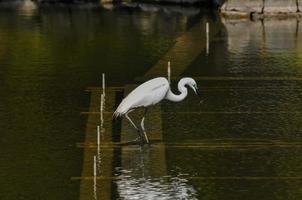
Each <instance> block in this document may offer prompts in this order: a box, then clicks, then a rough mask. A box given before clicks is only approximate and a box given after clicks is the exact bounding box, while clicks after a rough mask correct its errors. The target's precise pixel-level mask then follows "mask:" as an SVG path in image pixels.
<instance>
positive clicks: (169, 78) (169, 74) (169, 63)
mask: <svg viewBox="0 0 302 200" xmlns="http://www.w3.org/2000/svg"><path fill="white" fill-rule="evenodd" d="M168 81H169V83H171V62H170V61H169V62H168Z"/></svg>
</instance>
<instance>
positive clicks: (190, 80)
mask: <svg viewBox="0 0 302 200" xmlns="http://www.w3.org/2000/svg"><path fill="white" fill-rule="evenodd" d="M185 81H186V85H187V86H189V87H190V88H192V90H193V91H194V92H195V94H196V95H198V96H199V97H200V93H199V90H198V86H197V84H196V81H195V80H194V79H193V78H185ZM200 103H202V100H200Z"/></svg>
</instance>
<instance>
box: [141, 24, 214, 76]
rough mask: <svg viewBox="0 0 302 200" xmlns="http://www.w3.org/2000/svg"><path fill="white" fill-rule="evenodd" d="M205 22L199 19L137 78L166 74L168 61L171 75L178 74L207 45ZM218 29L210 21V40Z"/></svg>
mask: <svg viewBox="0 0 302 200" xmlns="http://www.w3.org/2000/svg"><path fill="white" fill-rule="evenodd" d="M206 23H207V21H206V19H201V20H200V22H199V23H196V24H195V25H194V26H193V27H191V28H190V29H189V30H188V31H186V32H185V33H184V34H183V35H181V36H180V37H178V38H177V39H176V43H175V44H174V46H173V47H172V48H170V49H169V51H168V52H167V53H166V54H165V55H164V56H163V57H162V58H161V59H160V60H159V61H158V62H157V63H156V64H155V65H154V66H153V67H152V68H151V69H150V70H149V71H148V72H147V73H146V74H145V75H144V76H143V77H140V78H138V79H137V80H143V81H144V80H147V79H150V78H154V77H158V76H167V63H168V61H171V71H172V75H173V76H175V77H178V76H180V75H181V74H182V73H183V72H184V71H185V69H186V68H187V67H189V66H190V64H191V63H192V62H193V61H194V60H195V59H196V58H197V57H198V56H199V55H200V54H201V53H202V51H204V50H205V49H206V47H207V43H206V36H205V35H206V34H205V32H206ZM218 31H219V29H218V27H217V26H211V23H210V39H209V41H210V42H211V41H212V40H213V39H214V36H215V35H216V34H217V33H218ZM202 35H204V37H202Z"/></svg>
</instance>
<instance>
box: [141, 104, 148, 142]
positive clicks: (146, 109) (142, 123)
mask: <svg viewBox="0 0 302 200" xmlns="http://www.w3.org/2000/svg"><path fill="white" fill-rule="evenodd" d="M147 111H148V108H145V113H144V116H143V118H142V121H141V127H142V130H143V132H144V136H145V140H146V142H147V144H149V139H148V136H147V133H146V131H145V117H146V114H147Z"/></svg>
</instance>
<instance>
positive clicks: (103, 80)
mask: <svg viewBox="0 0 302 200" xmlns="http://www.w3.org/2000/svg"><path fill="white" fill-rule="evenodd" d="M102 88H103V95H104V96H105V73H103V74H102Z"/></svg>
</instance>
